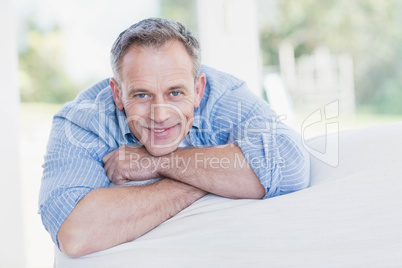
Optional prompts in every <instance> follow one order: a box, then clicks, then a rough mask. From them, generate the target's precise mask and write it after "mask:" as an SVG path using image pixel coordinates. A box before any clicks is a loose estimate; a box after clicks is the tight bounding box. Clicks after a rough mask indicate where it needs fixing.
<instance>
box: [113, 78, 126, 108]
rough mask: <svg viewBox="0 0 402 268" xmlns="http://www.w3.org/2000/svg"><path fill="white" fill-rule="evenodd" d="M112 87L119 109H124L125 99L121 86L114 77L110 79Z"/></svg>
mask: <svg viewBox="0 0 402 268" xmlns="http://www.w3.org/2000/svg"><path fill="white" fill-rule="evenodd" d="M110 87H111V88H112V93H113V99H114V103H115V104H116V107H117V109H119V110H120V111H121V110H123V108H124V105H123V101H122V100H121V93H120V88H119V85H118V84H117V82H116V80H114V78H111V79H110Z"/></svg>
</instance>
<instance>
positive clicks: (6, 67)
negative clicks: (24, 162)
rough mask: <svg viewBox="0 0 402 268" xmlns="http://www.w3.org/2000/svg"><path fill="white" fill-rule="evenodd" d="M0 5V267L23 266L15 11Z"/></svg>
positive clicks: (6, 3)
mask: <svg viewBox="0 0 402 268" xmlns="http://www.w3.org/2000/svg"><path fill="white" fill-rule="evenodd" d="M12 2H13V1H12V0H3V1H1V4H0V36H1V42H0V90H1V98H0V122H1V125H2V126H1V131H0V172H1V173H0V174H1V177H0V178H1V183H0V211H1V220H0V256H1V257H0V267H25V254H24V243H23V241H24V236H23V216H22V215H23V212H22V202H21V197H22V195H21V191H22V187H21V180H20V170H19V169H20V165H19V163H18V162H19V154H18V152H19V147H18V140H19V136H18V122H19V121H18V118H19V91H18V85H17V73H18V67H17V62H18V61H17V48H16V39H15V38H16V34H15V30H16V27H15V26H16V25H15V12H14V7H13V4H12Z"/></svg>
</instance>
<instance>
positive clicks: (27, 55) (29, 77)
mask: <svg viewBox="0 0 402 268" xmlns="http://www.w3.org/2000/svg"><path fill="white" fill-rule="evenodd" d="M34 18H35V17H34V14H30V16H28V17H26V18H24V20H22V21H21V22H20V23H21V24H23V25H22V27H21V28H22V29H23V33H21V34H22V35H23V36H24V38H21V39H20V44H19V84H20V92H21V101H23V102H49V103H62V102H66V101H69V100H72V99H73V98H74V97H75V96H76V95H77V86H76V85H75V84H74V82H73V81H72V80H71V79H70V78H69V77H68V75H67V74H66V72H65V70H64V67H63V63H62V58H61V55H62V46H63V45H62V41H63V39H62V30H61V29H60V28H59V27H57V25H54V26H52V27H50V28H49V29H41V28H40V27H39V26H38V25H37V24H36V22H35V19H34Z"/></svg>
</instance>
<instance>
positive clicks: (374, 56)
mask: <svg viewBox="0 0 402 268" xmlns="http://www.w3.org/2000/svg"><path fill="white" fill-rule="evenodd" d="M262 2H264V1H263V0H261V1H259V3H260V5H261V4H262ZM276 3H277V14H276V16H275V21H272V20H271V21H270V20H266V21H265V23H264V22H263V23H262V25H261V49H262V56H263V62H264V64H265V65H278V62H279V60H278V48H279V45H280V43H281V42H282V41H284V40H286V41H287V42H290V43H291V44H292V45H293V46H294V47H295V57H296V58H298V57H300V56H302V55H304V54H310V53H311V52H312V51H313V50H314V49H315V48H317V47H319V46H326V47H328V48H329V49H330V51H331V52H333V53H349V54H350V55H351V56H352V57H353V60H354V72H355V89H356V101H357V106H358V108H359V107H364V108H365V109H366V110H370V111H371V112H375V113H390V114H402V105H401V100H402V68H401V67H402V66H401V64H402V61H401V60H402V35H401V34H400V25H401V22H402V1H400V0H387V1H378V0H353V1H349V0H326V1H322V0H298V1H291V0H281V1H276ZM259 10H260V11H261V9H259Z"/></svg>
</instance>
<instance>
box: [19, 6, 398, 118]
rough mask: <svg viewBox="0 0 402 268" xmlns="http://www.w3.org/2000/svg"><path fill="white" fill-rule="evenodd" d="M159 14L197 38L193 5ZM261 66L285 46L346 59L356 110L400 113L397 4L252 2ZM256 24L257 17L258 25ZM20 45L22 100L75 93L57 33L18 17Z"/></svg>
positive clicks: (50, 99)
mask: <svg viewBox="0 0 402 268" xmlns="http://www.w3.org/2000/svg"><path fill="white" fill-rule="evenodd" d="M159 1H160V4H161V6H160V16H161V17H165V18H168V19H173V20H177V21H181V22H182V23H183V24H185V25H187V26H188V27H189V28H190V29H191V30H193V31H194V32H196V33H197V12H196V9H197V1H195V0H192V1H188V0H159ZM257 3H258V13H259V18H260V21H259V25H260V44H261V45H260V47H261V55H262V60H263V64H264V65H276V66H277V65H278V64H279V59H278V48H279V45H280V43H281V42H283V41H285V40H286V41H287V42H290V43H291V44H293V46H294V47H295V56H296V58H298V57H301V56H302V55H304V54H310V53H311V52H312V51H313V50H314V49H315V48H317V47H319V46H326V47H328V48H329V49H330V51H331V52H332V53H349V54H350V55H351V56H352V57H353V60H354V72H355V89H356V101H357V107H358V109H364V111H365V112H372V113H384V114H402V105H401V100H402V68H401V67H402V35H401V34H400V33H399V32H400V29H399V28H400V25H401V24H402V1H401V0H387V1H378V0H353V1H350V0H325V1H323V0H298V1H292V0H257ZM261 18H262V19H261ZM22 23H23V24H24V27H23V28H24V29H25V30H24V43H23V44H20V49H19V59H20V61H19V63H20V89H21V99H22V101H31V102H32V101H36V102H38V101H41V102H54V103H60V102H65V101H68V100H70V99H72V98H74V96H75V95H76V94H77V92H78V91H77V89H82V88H81V87H80V86H77V85H76V84H75V82H74V81H72V79H70V78H69V77H68V75H67V74H66V72H65V70H64V68H63V63H62V59H61V55H62V53H61V50H62V41H63V35H62V29H60V28H59V27H57V26H53V27H50V28H47V29H41V28H40V27H38V25H36V24H35V16H34V15H32V16H27V17H26V18H24V20H23V22H22Z"/></svg>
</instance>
